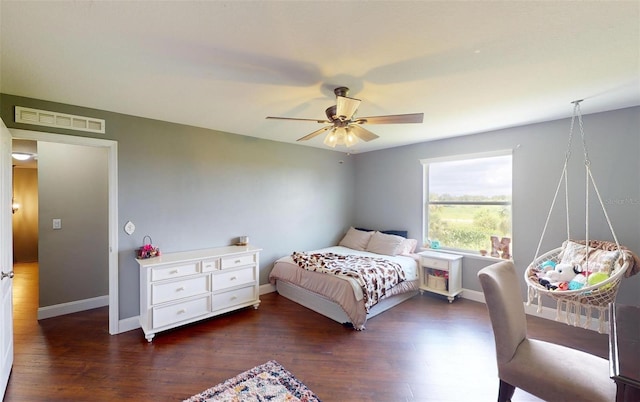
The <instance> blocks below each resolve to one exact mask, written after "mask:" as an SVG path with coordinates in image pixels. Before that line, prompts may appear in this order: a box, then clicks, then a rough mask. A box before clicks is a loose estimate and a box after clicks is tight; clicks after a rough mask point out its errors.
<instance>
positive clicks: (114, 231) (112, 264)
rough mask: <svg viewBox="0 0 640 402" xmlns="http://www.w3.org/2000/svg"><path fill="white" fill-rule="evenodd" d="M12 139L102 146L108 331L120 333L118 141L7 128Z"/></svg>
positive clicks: (113, 333) (112, 333)
mask: <svg viewBox="0 0 640 402" xmlns="http://www.w3.org/2000/svg"><path fill="white" fill-rule="evenodd" d="M9 131H10V132H11V136H12V138H14V139H20V140H32V141H43V142H53V143H57V144H69V145H82V146H88V147H99V148H106V149H107V151H108V153H109V155H108V157H107V165H108V167H107V169H108V179H107V180H108V192H109V207H108V209H109V212H108V213H109V223H108V226H109V333H110V334H111V335H115V334H119V333H120V314H119V312H120V308H119V304H118V300H119V297H118V142H117V141H114V140H105V139H101V138H91V137H78V136H74V135H63V134H53V133H47V132H42V131H31V130H22V129H15V128H10V129H9Z"/></svg>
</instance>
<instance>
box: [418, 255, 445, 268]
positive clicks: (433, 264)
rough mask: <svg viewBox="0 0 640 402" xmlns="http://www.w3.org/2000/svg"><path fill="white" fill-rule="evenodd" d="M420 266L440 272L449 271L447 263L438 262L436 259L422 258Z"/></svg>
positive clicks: (443, 261)
mask: <svg viewBox="0 0 640 402" xmlns="http://www.w3.org/2000/svg"><path fill="white" fill-rule="evenodd" d="M421 263H422V266H423V267H427V268H435V269H439V270H441V271H448V270H449V261H447V260H439V259H437V258H429V257H422V261H421Z"/></svg>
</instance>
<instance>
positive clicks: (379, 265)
mask: <svg viewBox="0 0 640 402" xmlns="http://www.w3.org/2000/svg"><path fill="white" fill-rule="evenodd" d="M291 258H292V259H293V261H294V262H295V263H296V264H298V266H300V268H303V269H306V270H309V271H315V272H324V273H327V274H330V275H336V276H342V277H347V278H353V279H354V280H356V281H357V283H358V285H360V287H361V288H362V293H363V295H364V305H365V309H366V311H367V312H369V309H370V308H371V307H373V306H374V305H376V304H377V303H378V301H380V300H381V299H382V298H383V297H385V296H386V295H387V291H388V290H389V289H391V288H392V287H393V286H395V285H397V284H398V283H400V282H403V281H404V280H405V273H404V271H403V269H402V267H401V266H400V264H398V263H396V262H393V261H389V260H385V259H384V258H375V257H366V256H358V255H340V254H334V253H300V252H294V253H293V254H292V255H291Z"/></svg>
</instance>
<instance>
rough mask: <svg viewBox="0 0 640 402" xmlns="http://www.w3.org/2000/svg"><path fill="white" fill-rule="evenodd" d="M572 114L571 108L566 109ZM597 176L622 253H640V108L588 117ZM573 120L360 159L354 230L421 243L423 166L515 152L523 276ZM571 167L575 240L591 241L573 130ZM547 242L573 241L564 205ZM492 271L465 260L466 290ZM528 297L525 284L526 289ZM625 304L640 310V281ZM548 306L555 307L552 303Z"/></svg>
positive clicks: (594, 214)
mask: <svg viewBox="0 0 640 402" xmlns="http://www.w3.org/2000/svg"><path fill="white" fill-rule="evenodd" d="M567 107H571V105H567ZM583 121H584V129H585V137H586V141H587V148H588V151H589V159H590V160H591V169H592V173H593V176H594V178H595V181H596V184H597V186H598V189H599V191H600V193H601V196H602V198H603V201H604V203H605V207H606V209H607V213H608V214H609V217H610V218H611V221H612V224H613V228H614V230H615V233H616V235H617V236H618V239H619V241H620V243H621V244H622V245H625V246H627V247H628V248H630V249H631V250H633V251H635V252H636V253H640V219H639V217H640V177H639V176H640V157H639V156H638V155H640V108H639V107H635V108H628V109H622V110H617V111H611V112H606V113H598V114H592V115H587V116H584V117H583ZM569 127H570V120H568V119H567V120H558V121H552V122H547V123H540V124H532V125H527V126H522V127H515V128H510V129H505V130H499V131H493V132H487V133H483V134H477V135H469V136H465V137H460V138H453V139H445V140H440V141H432V142H426V143H421V144H416V145H411V146H404V147H398V148H393V149H387V150H381V151H376V152H369V153H365V154H361V155H357V156H356V157H355V159H356V215H355V224H356V225H362V226H368V227H380V228H389V229H392V228H393V229H395V228H407V229H408V230H409V235H410V237H413V238H416V239H422V210H423V209H422V208H423V206H422V180H423V178H422V166H421V164H420V162H419V160H420V159H425V158H432V157H441V156H448V155H458V154H468V153H477V152H486V151H494V150H502V149H513V150H514V151H513V251H512V254H513V258H514V261H515V264H516V267H517V269H518V270H519V272H520V273H524V270H525V269H526V267H527V266H528V264H529V263H530V262H531V261H532V260H533V258H534V255H535V251H536V247H537V244H538V241H539V240H540V236H541V233H542V229H543V226H544V221H545V219H546V217H547V213H548V211H549V207H550V205H551V201H552V199H553V194H554V192H555V189H556V185H557V182H558V180H559V178H560V174H561V169H562V165H563V163H564V158H565V150H566V147H567V141H568V134H569ZM572 149H573V151H572V155H571V159H570V161H571V164H570V173H569V174H570V180H569V183H570V189H569V197H570V200H569V205H570V206H569V209H570V222H571V237H572V238H575V239H582V238H584V233H585V225H584V222H585V190H584V187H585V186H584V183H585V178H584V177H585V176H584V171H585V169H584V162H583V161H584V157H583V152H582V144H581V139H580V134H579V130H578V129H577V128H576V129H575V130H574V139H573V148H572ZM591 194H592V197H591V199H590V201H589V202H590V210H591V213H590V216H589V219H590V236H589V237H590V238H591V239H600V240H611V239H612V237H611V233H610V231H609V229H608V226H607V224H606V220H605V219H604V215H603V213H602V211H601V208H600V207H599V203H598V201H597V199H596V198H595V197H594V191H593V190H592V191H591ZM558 203H559V204H558V205H556V208H555V209H554V213H553V216H552V220H551V223H550V225H549V228H548V229H547V232H546V234H545V237H544V240H545V241H544V243H543V246H542V248H541V249H542V250H543V251H548V250H551V249H553V248H555V247H559V246H560V244H561V243H562V241H563V240H565V239H566V238H567V234H566V224H565V213H564V197H563V196H562V197H561V199H560V200H559V201H558ZM489 263H490V261H489V260H487V259H482V258H480V257H465V258H464V260H463V287H464V288H466V289H472V290H478V291H480V290H481V289H480V285H479V282H478V281H477V279H476V274H477V272H478V270H479V269H481V268H482V267H484V266H486V265H488V264H489ZM522 289H523V292H524V290H525V285H524V280H523V282H522ZM618 301H620V302H623V303H628V304H633V305H640V275H636V276H634V277H631V278H629V279H626V280H624V281H623V284H622V286H621V289H620V292H619V294H618ZM546 304H547V305H549V306H551V305H553V304H552V303H551V302H550V301H546Z"/></svg>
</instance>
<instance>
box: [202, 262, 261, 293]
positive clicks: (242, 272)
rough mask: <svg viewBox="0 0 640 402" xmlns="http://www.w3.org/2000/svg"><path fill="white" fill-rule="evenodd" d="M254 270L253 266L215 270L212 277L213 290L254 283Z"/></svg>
mask: <svg viewBox="0 0 640 402" xmlns="http://www.w3.org/2000/svg"><path fill="white" fill-rule="evenodd" d="M254 272H255V267H246V268H240V269H235V270H231V271H219V272H216V273H215V274H214V275H213V277H212V281H213V286H212V287H213V291H214V292H215V291H216V290H222V289H228V288H231V287H233V286H239V285H246V284H250V283H254V282H255V280H256V277H255V273H254Z"/></svg>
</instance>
